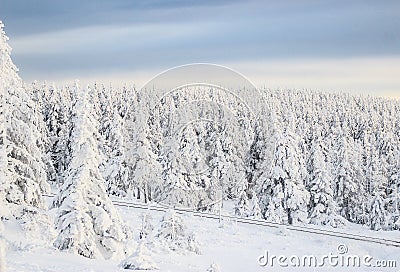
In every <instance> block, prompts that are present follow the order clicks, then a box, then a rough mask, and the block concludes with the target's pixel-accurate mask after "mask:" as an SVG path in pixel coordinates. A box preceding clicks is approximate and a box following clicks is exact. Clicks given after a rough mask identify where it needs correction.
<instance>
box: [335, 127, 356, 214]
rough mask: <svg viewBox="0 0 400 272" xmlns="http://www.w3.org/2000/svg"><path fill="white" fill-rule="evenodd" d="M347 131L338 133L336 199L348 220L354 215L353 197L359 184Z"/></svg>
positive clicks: (341, 211) (341, 212)
mask: <svg viewBox="0 0 400 272" xmlns="http://www.w3.org/2000/svg"><path fill="white" fill-rule="evenodd" d="M346 136H347V133H346V132H345V131H344V132H343V131H340V132H339V133H338V137H337V140H338V142H336V144H337V145H338V146H337V153H338V155H337V156H338V157H337V158H338V161H337V162H336V165H337V166H336V171H335V174H336V175H335V178H334V184H336V188H334V190H335V191H334V192H335V201H336V203H337V205H338V208H339V210H340V215H341V216H343V217H344V218H346V219H347V220H352V218H353V215H352V213H351V205H352V202H353V200H352V198H353V197H354V195H355V194H356V193H357V184H356V182H355V181H354V180H353V176H354V174H353V168H352V167H351V161H350V158H351V156H350V154H349V153H351V148H350V147H349V145H348V143H347V141H348V140H347V138H346Z"/></svg>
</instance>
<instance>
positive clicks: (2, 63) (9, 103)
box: [0, 22, 48, 223]
mask: <svg viewBox="0 0 400 272" xmlns="http://www.w3.org/2000/svg"><path fill="white" fill-rule="evenodd" d="M3 27H4V25H3V23H1V22H0V69H1V70H0V89H1V93H2V95H3V98H2V100H3V106H2V111H3V114H2V118H3V132H2V142H1V146H2V150H3V151H2V159H1V161H2V163H3V165H4V164H5V167H4V166H3V167H4V168H3V167H2V169H3V175H4V174H5V176H6V178H5V179H3V180H2V181H1V183H2V184H1V185H2V189H1V190H2V191H3V195H4V196H5V198H4V199H5V201H6V202H7V206H8V210H9V211H10V212H11V214H12V215H13V216H14V217H16V218H20V219H21V218H23V219H22V220H21V222H25V223H26V222H27V220H28V221H32V220H33V216H31V215H32V214H37V213H38V212H40V211H38V210H37V208H39V210H40V209H44V208H45V206H44V202H43V199H42V193H43V192H46V191H47V190H48V184H47V182H46V173H45V168H46V167H45V164H44V162H43V160H42V157H43V156H42V155H43V154H42V150H41V147H40V146H39V145H40V139H41V135H40V132H39V131H38V129H37V126H38V124H39V122H40V119H41V118H40V116H38V113H37V112H36V111H35V106H34V103H33V100H32V98H31V96H30V95H31V93H30V91H29V90H28V89H26V88H23V84H22V80H21V79H20V77H19V76H18V74H17V71H18V69H17V67H16V66H15V65H14V63H13V62H12V60H11V57H10V54H11V48H10V46H9V45H8V44H7V40H8V37H7V36H6V35H5V32H4V30H3ZM4 149H5V150H4ZM4 157H5V158H4ZM4 172H5V173H4ZM36 217H37V216H36ZM29 218H30V219H32V220H30V219H29ZM32 222H33V221H32Z"/></svg>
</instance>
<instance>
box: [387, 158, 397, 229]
mask: <svg viewBox="0 0 400 272" xmlns="http://www.w3.org/2000/svg"><path fill="white" fill-rule="evenodd" d="M396 158H397V162H396V164H395V165H393V170H392V175H391V178H390V180H391V181H390V185H389V193H388V196H387V205H388V211H389V213H390V225H391V228H392V229H396V230H400V150H397V152H396Z"/></svg>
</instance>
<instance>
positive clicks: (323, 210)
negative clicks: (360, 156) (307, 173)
mask: <svg viewBox="0 0 400 272" xmlns="http://www.w3.org/2000/svg"><path fill="white" fill-rule="evenodd" d="M324 157H325V156H324V155H323V153H322V147H321V143H320V141H319V140H315V142H314V144H313V147H312V149H311V165H312V167H311V168H312V170H311V181H310V182H309V184H308V187H309V191H310V195H311V203H310V208H311V211H310V223H312V224H315V225H330V226H332V227H338V226H340V225H342V224H343V220H341V218H340V217H339V216H338V214H337V207H336V203H335V202H334V200H333V190H332V180H333V178H332V176H331V175H330V173H329V172H328V170H327V166H326V162H325V158H324Z"/></svg>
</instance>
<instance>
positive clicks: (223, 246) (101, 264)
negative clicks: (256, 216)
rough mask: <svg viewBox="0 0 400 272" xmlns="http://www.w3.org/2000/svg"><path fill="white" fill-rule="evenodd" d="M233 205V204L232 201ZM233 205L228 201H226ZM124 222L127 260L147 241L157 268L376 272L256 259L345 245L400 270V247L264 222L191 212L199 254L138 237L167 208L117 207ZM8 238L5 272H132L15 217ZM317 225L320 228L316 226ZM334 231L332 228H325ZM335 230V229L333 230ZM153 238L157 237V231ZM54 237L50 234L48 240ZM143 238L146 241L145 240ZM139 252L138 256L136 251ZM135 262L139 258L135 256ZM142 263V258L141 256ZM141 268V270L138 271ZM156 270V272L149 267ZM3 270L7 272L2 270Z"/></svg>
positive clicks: (188, 220) (362, 230) (188, 222)
mask: <svg viewBox="0 0 400 272" xmlns="http://www.w3.org/2000/svg"><path fill="white" fill-rule="evenodd" d="M231 205H233V204H231ZM226 206H227V207H229V206H230V205H226ZM117 209H118V211H119V213H120V214H121V217H122V218H123V220H124V221H125V223H126V224H127V225H128V226H129V227H131V229H132V231H133V238H132V239H131V240H130V241H128V242H127V245H126V248H127V252H126V258H127V259H129V257H130V256H131V258H134V256H135V252H137V251H138V247H139V246H140V245H141V244H143V243H146V248H147V250H146V258H149V262H150V263H154V264H155V265H156V267H157V268H158V270H154V271H165V272H167V271H177V272H178V271H182V272H190V271H207V269H209V268H210V267H211V266H212V265H216V266H218V268H219V269H220V271H229V272H233V271H317V270H318V271H377V270H376V268H373V267H371V268H367V267H364V266H361V267H360V268H358V267H354V268H348V267H335V268H333V267H330V266H329V265H326V266H325V267H322V268H318V269H316V268H314V267H311V268H310V267H295V268H294V267H290V266H289V267H280V266H279V265H277V263H276V261H275V264H274V266H273V267H271V265H270V264H268V265H267V266H260V265H259V263H258V259H259V257H260V256H261V255H263V254H265V252H266V251H268V254H269V255H270V256H271V255H276V256H279V255H282V254H283V255H284V256H287V257H288V258H289V257H290V256H291V255H296V256H299V257H301V256H303V255H311V254H312V255H315V256H316V257H317V258H318V257H319V256H322V255H328V254H329V253H332V254H336V255H338V246H339V245H345V246H346V247H347V249H348V253H347V254H349V255H358V256H360V257H363V256H366V255H369V256H371V257H373V261H372V262H374V261H375V260H396V261H397V268H380V269H379V271H398V269H399V266H400V249H399V248H396V247H393V246H385V245H380V244H375V243H370V242H362V241H354V240H348V239H344V238H335V237H327V236H322V235H316V234H307V233H302V232H296V231H292V230H287V229H284V228H280V229H277V228H269V227H265V226H257V225H248V224H242V223H237V222H235V221H225V222H224V224H220V223H219V222H218V220H214V219H205V218H200V217H194V216H193V215H191V214H187V215H181V217H182V219H183V222H184V224H185V226H186V228H187V230H188V231H191V232H193V233H195V234H196V239H197V240H198V241H199V247H200V250H201V254H196V253H193V252H190V251H188V250H187V251H172V250H168V248H166V247H165V246H163V245H162V243H161V242H159V241H157V238H156V237H153V238H151V237H149V238H147V239H148V240H145V241H143V240H139V233H140V230H141V228H142V217H143V213H150V214H151V218H152V220H153V222H152V224H153V225H154V226H155V230H154V233H153V235H154V234H155V233H156V231H157V229H158V228H159V226H160V221H161V220H162V218H163V216H164V214H165V213H164V212H158V211H145V210H139V209H133V208H126V207H118V208H117ZM4 225H5V231H4V237H5V238H6V240H7V246H6V271H8V272H9V271H18V272H24V271H26V272H38V271H45V272H56V271H60V272H61V271H62V272H84V271H85V272H86V271H87V272H89V271H90V272H94V271H96V272H100V271H104V272H105V271H107V272H109V271H131V270H124V269H123V268H122V267H121V263H122V262H123V261H124V259H121V260H96V259H88V258H84V257H82V256H78V255H73V254H70V253H65V252H60V251H58V250H56V249H54V248H52V247H51V243H47V242H46V241H44V240H43V239H39V238H35V237H33V236H32V235H29V233H28V234H26V232H24V231H23V230H22V229H21V228H20V227H19V225H18V224H17V223H15V222H14V221H12V220H8V221H5V222H4ZM313 227H314V228H317V227H315V226H313ZM324 229H325V230H326V229H330V228H328V227H325V228H324ZM332 230H337V229H332ZM340 231H344V232H349V233H352V234H359V235H366V236H373V237H381V238H387V239H391V240H400V232H399V231H391V232H384V231H379V232H376V231H371V230H369V229H368V228H367V227H363V226H360V225H355V224H350V223H349V224H347V225H346V226H345V227H344V229H340ZM154 236H155V235H154ZM50 239H51V238H50ZM142 241H143V242H142ZM136 255H137V254H136ZM131 261H133V262H134V261H135V260H132V259H131ZM137 261H138V262H140V261H141V260H137ZM139 271H141V270H139ZM150 271H152V270H150ZM2 272H3V271H2Z"/></svg>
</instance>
